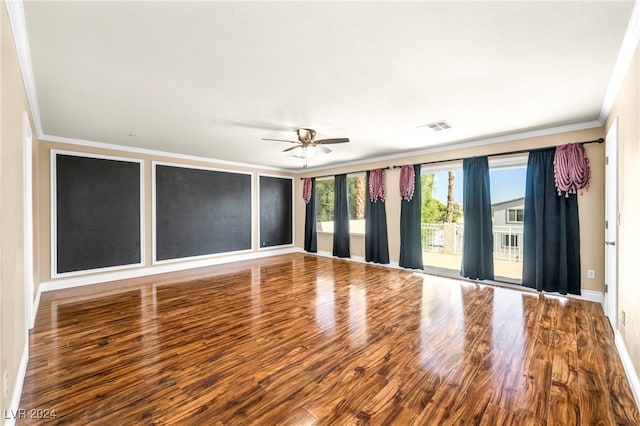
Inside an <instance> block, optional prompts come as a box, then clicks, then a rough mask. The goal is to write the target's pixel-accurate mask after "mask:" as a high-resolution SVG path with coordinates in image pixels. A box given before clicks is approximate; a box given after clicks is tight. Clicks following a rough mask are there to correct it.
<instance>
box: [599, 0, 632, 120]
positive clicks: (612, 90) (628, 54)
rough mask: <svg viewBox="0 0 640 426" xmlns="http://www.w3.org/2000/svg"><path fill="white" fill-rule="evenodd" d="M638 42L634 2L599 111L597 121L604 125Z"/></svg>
mask: <svg viewBox="0 0 640 426" xmlns="http://www.w3.org/2000/svg"><path fill="white" fill-rule="evenodd" d="M639 41H640V0H636V2H635V4H634V6H633V11H632V12H631V17H630V18H629V24H628V25H627V30H626V32H625V33H624V38H623V39H622V44H621V45H620V51H619V52H618V58H617V59H616V64H615V65H614V67H613V73H612V74H611V80H609V86H607V93H606V95H605V97H604V101H603V102H602V108H601V109H600V118H599V120H600V121H601V122H602V123H604V121H605V120H606V119H607V117H608V116H609V114H610V113H611V108H612V107H613V103H614V101H615V100H616V97H617V96H618V91H620V87H621V86H622V82H623V81H624V78H625V76H626V74H627V70H628V69H629V65H630V64H631V60H632V59H633V56H634V54H635V52H636V49H637V47H638V42H639Z"/></svg>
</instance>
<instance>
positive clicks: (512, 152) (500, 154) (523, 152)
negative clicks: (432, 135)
mask: <svg viewBox="0 0 640 426" xmlns="http://www.w3.org/2000/svg"><path fill="white" fill-rule="evenodd" d="M603 142H604V139H603V138H599V139H594V140H592V141H585V142H575V143H579V144H581V145H585V144H588V143H603ZM555 146H557V145H553V146H548V147H546V148H554V147H555ZM546 148H535V149H521V150H518V151H508V152H500V153H498V154H491V155H489V157H500V156H503V155H515V154H528V153H530V152H531V151H534V150H536V149H546ZM467 158H473V157H462V158H452V159H449V160H437V161H427V162H424V163H420V164H421V165H427V164H438V163H448V162H451V161H462V160H465V159H467ZM400 167H402V166H390V167H378V168H381V169H382V170H389V169H399V168H400ZM366 171H367V170H357V171H355V172H349V173H347V174H354V173H363V172H366ZM333 176H335V175H322V176H308V177H313V178H320V179H322V178H326V177H333ZM303 179H304V178H302V177H301V178H300V180H303Z"/></svg>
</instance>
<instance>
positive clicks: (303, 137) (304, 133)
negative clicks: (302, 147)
mask: <svg viewBox="0 0 640 426" xmlns="http://www.w3.org/2000/svg"><path fill="white" fill-rule="evenodd" d="M297 133H298V140H299V141H300V142H302V143H310V142H312V141H313V138H315V137H316V131H315V130H313V129H305V128H301V129H298V130H297Z"/></svg>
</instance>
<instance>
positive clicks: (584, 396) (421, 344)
mask: <svg viewBox="0 0 640 426" xmlns="http://www.w3.org/2000/svg"><path fill="white" fill-rule="evenodd" d="M30 351H31V359H30V361H29V365H28V371H27V377H26V381H25V385H24V392H23V395H22V400H21V403H20V406H21V407H22V408H25V409H27V410H30V409H38V408H40V409H49V410H56V415H57V418H56V422H59V423H63V424H78V425H86V424H109V423H112V424H218V423H219V424H243V425H245V424H260V425H263V424H265V425H266V424H351V423H362V424H366V423H371V424H384V425H388V424H398V425H406V424H411V423H413V424H419V425H430V424H438V425H448V424H451V425H458V424H486V425H498V424H500V425H501V424H541V425H542V424H552V423H553V424H563V425H574V424H607V425H608V424H617V423H620V424H640V416H639V415H638V410H637V408H636V406H635V403H634V400H633V397H632V395H631V392H630V389H629V386H628V384H627V381H626V379H625V376H624V372H623V369H622V366H621V363H620V360H619V358H618V355H617V353H616V350H615V347H614V342H613V334H612V332H611V329H610V327H609V325H608V322H607V319H606V318H605V317H604V316H603V313H602V309H601V307H600V306H599V305H597V304H594V303H590V302H586V301H582V300H575V299H568V298H564V297H554V296H544V295H540V294H538V293H531V292H523V291H518V290H513V289H506V288H499V287H492V286H488V285H480V284H476V283H469V282H464V281H458V280H451V279H445V278H438V277H433V276H429V275H423V274H414V273H412V272H409V271H403V270H395V269H389V268H384V267H379V266H373V265H365V264H359V263H353V262H348V261H344V260H337V259H329V258H320V257H316V256H312V255H303V254H293V255H286V256H276V257H272V258H266V259H261V260H256V261H248V262H240V263H234V264H229V265H226V266H216V267H210V268H201V269H197V270H191V271H184V272H177V273H171V274H164V275H158V276H152V277H144V278H137V279H132V280H127V281H122V282H114V283H106V284H99V285H93V286H88V287H83V288H75V289H69V290H61V291H56V292H49V293H45V294H43V296H42V300H41V304H40V311H39V312H38V317H37V322H36V327H35V329H34V330H33V332H32V335H31V345H30ZM35 422H36V421H35V420H30V419H26V420H20V421H19V422H18V423H19V424H30V423H35Z"/></svg>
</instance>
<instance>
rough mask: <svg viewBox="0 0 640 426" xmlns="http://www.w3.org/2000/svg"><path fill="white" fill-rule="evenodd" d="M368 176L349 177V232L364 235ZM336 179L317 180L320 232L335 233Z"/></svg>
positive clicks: (317, 221)
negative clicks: (334, 200) (334, 203)
mask: <svg viewBox="0 0 640 426" xmlns="http://www.w3.org/2000/svg"><path fill="white" fill-rule="evenodd" d="M366 186H367V185H366V176H365V174H364V173H357V174H352V175H347V197H348V199H349V232H350V233H351V234H364V228H365V226H364V207H365V202H366V200H367V199H366V198H365V197H366V194H367V192H366ZM333 198H334V179H333V177H330V178H322V179H316V210H317V213H316V223H317V230H318V232H333Z"/></svg>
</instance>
